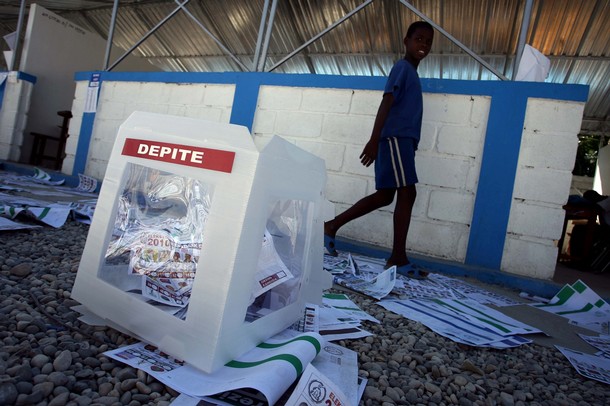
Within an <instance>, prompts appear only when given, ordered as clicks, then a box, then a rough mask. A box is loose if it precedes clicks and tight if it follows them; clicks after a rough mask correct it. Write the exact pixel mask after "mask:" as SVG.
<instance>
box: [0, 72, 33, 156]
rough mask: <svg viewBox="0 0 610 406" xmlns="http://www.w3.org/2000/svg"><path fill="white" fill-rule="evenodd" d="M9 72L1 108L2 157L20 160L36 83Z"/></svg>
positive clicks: (0, 154)
mask: <svg viewBox="0 0 610 406" xmlns="http://www.w3.org/2000/svg"><path fill="white" fill-rule="evenodd" d="M18 76H19V75H18V72H8V75H7V78H6V84H5V89H4V97H3V100H2V109H0V159H3V160H9V161H18V160H19V157H20V156H21V144H22V143H23V132H24V130H25V124H26V122H27V117H28V111H29V108H30V99H31V95H32V90H33V88H34V84H32V83H31V82H28V81H26V80H22V79H19V77H18Z"/></svg>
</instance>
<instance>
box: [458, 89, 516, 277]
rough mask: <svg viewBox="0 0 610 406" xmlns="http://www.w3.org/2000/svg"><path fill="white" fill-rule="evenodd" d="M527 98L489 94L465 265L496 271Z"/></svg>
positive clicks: (513, 183) (511, 191) (504, 231)
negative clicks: (483, 141)
mask: <svg viewBox="0 0 610 406" xmlns="http://www.w3.org/2000/svg"><path fill="white" fill-rule="evenodd" d="M527 99H528V98H527V96H526V95H524V94H523V93H513V92H508V91H503V92H494V94H492V99H491V106H490V109H489V117H488V120H487V123H488V125H487V132H486V134H485V144H484V146H483V160H482V162H481V172H480V175H479V185H478V188H477V194H476V199H475V203H474V211H473V217H472V223H471V226H470V239H469V242H468V250H467V251H466V264H468V265H477V266H482V267H486V268H492V269H500V266H501V263H502V252H503V250H504V243H505V240H506V231H507V228H508V218H509V216H510V208H511V203H512V198H513V188H514V185H515V177H516V173H517V163H518V161H519V150H520V148H521V136H522V133H523V123H524V121H525V110H526V107H527Z"/></svg>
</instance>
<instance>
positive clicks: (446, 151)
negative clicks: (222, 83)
mask: <svg viewBox="0 0 610 406" xmlns="http://www.w3.org/2000/svg"><path fill="white" fill-rule="evenodd" d="M381 97H382V92H381V91H369V90H349V89H348V90H344V89H308V88H297V87H294V88H291V87H277V86H264V87H262V88H261V91H260V93H259V100H258V106H257V111H256V115H255V118H254V125H253V128H252V130H253V133H254V140H255V142H256V143H257V145H259V146H262V145H263V144H264V143H265V142H266V141H267V140H269V139H270V138H271V137H272V136H273V135H279V136H281V137H284V138H286V139H288V140H290V141H292V142H294V143H295V144H296V145H298V146H299V147H301V148H303V149H305V150H307V151H309V152H312V153H314V154H316V155H318V156H320V157H322V158H323V159H324V160H325V161H326V168H327V170H328V181H327V186H326V196H327V198H328V199H329V200H330V201H332V202H334V203H335V208H336V210H337V212H340V211H343V210H345V209H347V208H348V207H350V206H351V205H352V204H354V203H355V202H356V201H358V200H359V199H360V198H362V197H364V196H365V195H367V194H369V193H372V192H374V190H375V178H374V172H373V167H372V166H370V167H368V168H366V167H364V166H362V164H361V163H360V159H359V156H360V153H361V152H362V148H364V144H366V142H367V141H368V139H369V137H370V134H371V130H372V128H373V123H374V120H375V115H376V113H377V109H378V107H379V103H380V102H381ZM489 101H490V99H489V98H487V97H470V96H460V95H447V94H424V122H423V128H422V138H421V141H420V144H419V150H418V151H417V154H416V158H415V160H416V166H417V172H418V177H419V181H420V183H419V184H418V185H417V193H418V196H417V200H416V202H415V207H414V210H413V218H412V221H411V229H410V231H409V239H408V240H409V241H408V248H409V249H410V250H412V251H415V252H418V253H421V254H425V255H434V256H436V257H441V258H445V259H450V260H456V261H460V262H462V261H463V260H464V258H465V256H466V248H467V243H468V238H469V231H470V228H469V226H470V221H471V218H472V210H473V207H474V197H475V192H476V187H477V180H478V175H479V170H480V165H481V155H482V154H481V152H482V149H483V142H484V138H485V129H486V125H487V115H488V112H489ZM393 211H394V204H392V205H390V206H388V207H387V208H384V209H381V210H378V211H375V212H373V213H371V214H369V215H367V216H364V217H362V218H360V219H357V220H355V221H353V222H351V223H348V224H347V225H346V226H345V227H343V228H342V229H341V230H340V232H339V235H340V236H343V237H347V238H352V239H355V240H358V241H362V242H366V243H371V244H374V245H378V246H385V247H388V246H391V245H392V213H393ZM363 230H367V231H366V232H363Z"/></svg>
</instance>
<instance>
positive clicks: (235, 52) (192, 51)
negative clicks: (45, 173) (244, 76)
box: [0, 0, 610, 134]
mask: <svg viewBox="0 0 610 406" xmlns="http://www.w3.org/2000/svg"><path fill="white" fill-rule="evenodd" d="M19 3H20V2H18V1H0V35H5V34H8V33H10V32H12V31H14V30H15V29H16V26H17V15H18V12H19ZM30 3H31V2H28V4H30ZM36 3H37V4H39V5H41V6H42V7H44V8H47V9H49V10H51V11H53V12H55V13H57V14H60V15H61V16H63V17H64V18H66V19H68V20H70V21H72V22H73V23H75V24H77V25H79V26H81V27H83V28H85V29H87V30H90V31H93V32H97V33H99V34H100V35H102V36H103V37H106V36H107V33H108V31H109V26H110V21H111V15H112V7H113V3H114V2H113V1H112V0H105V1H94V0H91V1H68V0H65V1H60V0H48V1H45V0H41V1H37V2H36ZM271 3H272V1H269V3H268V4H271ZM365 3H366V2H365V1H363V0H309V1H307V0H279V1H278V2H277V9H276V12H275V14H274V23H273V30H272V33H271V38H270V41H269V47H268V54H267V55H268V57H267V60H266V64H265V69H266V70H269V69H270V68H271V67H273V66H275V65H276V64H277V63H279V62H280V61H282V60H284V59H285V58H286V57H287V56H288V55H290V54H291V53H293V52H294V51H295V50H296V49H298V48H299V47H301V46H302V45H303V44H305V43H306V42H308V41H310V40H311V39H313V38H314V37H316V36H317V35H319V34H320V33H321V32H323V31H324V30H326V29H327V28H328V27H330V26H331V25H333V23H335V22H336V21H338V20H340V19H341V18H343V17H344V16H346V15H347V14H348V13H350V12H352V11H353V10H355V9H356V8H357V7H359V6H361V5H363V4H365ZM409 3H410V4H412V5H413V6H414V7H415V8H416V9H417V10H419V11H421V12H422V13H424V14H425V15H426V16H428V17H429V18H431V19H432V20H433V21H434V22H435V23H436V24H438V25H439V26H440V27H442V28H443V29H444V30H446V31H447V32H448V33H450V34H451V35H452V36H453V37H455V38H456V39H458V40H459V41H460V42H461V43H463V44H464V45H466V46H467V47H468V48H469V49H471V50H472V51H474V52H475V53H476V54H478V55H479V56H480V57H481V58H482V59H483V60H484V61H486V62H487V63H488V64H489V65H491V66H492V67H493V68H494V69H496V70H497V71H498V72H500V73H501V74H503V75H505V76H507V77H509V78H510V77H512V71H513V63H514V59H515V53H516V49H517V44H518V38H519V31H520V28H521V25H522V19H523V14H524V10H525V4H526V1H525V0H496V1H489V0H453V1H450V0H445V1H443V0H413V1H410V2H409ZM119 4H120V5H119V10H118V14H117V19H116V27H115V31H114V38H113V39H114V43H115V45H117V46H119V47H121V48H123V49H129V48H131V47H132V46H134V44H136V43H137V42H138V41H140V39H141V38H142V37H143V36H144V35H145V34H146V33H148V32H149V31H150V30H151V29H152V28H153V27H154V26H155V25H157V24H158V23H159V22H160V21H162V20H163V19H164V18H166V17H167V16H168V15H169V14H170V13H172V11H175V10H176V8H177V7H178V5H177V3H176V2H174V1H163V0H158V1H154V0H121V1H120V3H119ZM269 8H270V7H269ZM264 9H265V0H205V1H203V0H191V1H190V2H188V3H187V4H186V6H185V10H187V11H188V12H185V11H184V10H180V11H178V12H177V13H176V14H175V15H174V16H173V17H172V18H171V19H169V20H168V21H167V22H166V23H165V24H164V25H162V26H161V27H160V28H159V29H158V30H157V31H155V32H154V33H153V34H152V35H150V36H149V37H148V38H147V39H146V40H145V41H144V42H142V43H141V44H140V46H138V47H137V48H136V49H135V50H134V52H133V53H134V55H136V56H139V57H142V58H147V59H149V60H150V62H151V63H153V64H154V65H156V66H158V67H159V68H160V69H162V70H165V71H188V72H224V71H242V70H255V68H254V66H255V64H254V55H255V52H256V50H257V44H260V42H258V41H257V40H258V39H259V28H260V25H261V17H262V15H263V10H264ZM418 19H420V18H419V17H418V16H417V15H415V14H414V13H413V12H412V11H411V10H409V9H408V8H407V7H405V5H404V4H402V3H401V1H400V0H375V1H373V2H371V4H367V5H366V6H365V7H363V8H362V10H360V11H359V12H357V13H355V14H354V15H353V16H351V17H350V18H349V19H347V20H346V21H344V22H343V23H342V24H340V25H338V26H337V27H336V28H334V29H332V30H331V31H330V32H328V33H326V34H325V35H323V36H322V37H320V38H319V39H317V40H316V41H314V42H312V43H311V44H309V45H308V46H307V47H305V48H304V49H303V50H302V51H300V52H299V53H297V54H296V55H295V56H294V57H293V58H292V59H289V60H288V61H286V62H285V63H283V64H281V65H279V66H278V67H277V68H276V69H275V70H274V71H276V72H285V73H314V74H337V75H365V76H369V75H387V74H388V72H389V69H390V67H391V66H392V63H393V62H394V61H395V60H396V59H398V58H400V57H401V56H402V55H403V52H404V46H403V44H402V38H403V36H404V34H405V30H406V28H407V27H408V25H409V24H410V23H411V22H412V21H415V20H418ZM608 21H610V0H580V1H572V0H533V3H532V13H531V18H530V23H529V29H528V34H527V37H526V43H527V44H530V45H531V46H533V47H534V48H536V49H538V50H539V51H541V52H542V53H543V54H545V55H547V56H548V57H549V58H550V59H551V69H550V72H549V76H548V78H547V82H553V83H578V84H587V85H589V86H590V89H591V90H590V95H589V101H588V102H587V105H586V107H585V120H584V122H583V129H584V130H590V131H601V132H604V133H605V134H608V131H609V127H610V125H609V122H610V90H609V89H610V69H608V68H609V60H610V59H609V56H608V54H609V51H610V24H608ZM205 30H208V31H209V32H210V33H211V34H212V35H213V36H214V37H215V38H212V37H211V36H210V35H208V34H207V33H206V32H205ZM263 32H264V31H263ZM218 43H220V44H222V46H220V45H219V44H218ZM3 46H5V45H4V44H3ZM223 46H224V48H225V49H226V50H228V51H229V52H230V53H231V54H232V56H228V55H227V53H226V52H225V51H224V50H223ZM236 60H238V61H239V62H240V63H237V62H236ZM112 62H113V61H111V63H112ZM240 65H241V66H240ZM101 68H102V67H100V69H101ZM419 72H420V76H421V77H429V78H443V79H465V80H499V79H498V78H497V77H496V76H495V75H494V74H493V73H492V72H490V71H489V70H488V69H486V68H485V67H484V66H482V65H481V64H479V63H478V62H477V61H476V60H474V59H473V58H472V57H470V56H469V55H468V54H467V53H465V52H464V51H463V50H462V49H461V48H460V47H459V46H457V45H456V44H454V43H453V42H452V41H450V40H449V39H447V38H446V37H444V36H443V35H441V34H440V33H437V35H436V38H435V43H434V46H433V48H432V51H431V54H430V56H429V57H428V58H426V59H425V60H424V62H423V63H422V64H421V65H420V68H419Z"/></svg>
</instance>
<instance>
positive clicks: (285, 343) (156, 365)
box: [104, 333, 325, 404]
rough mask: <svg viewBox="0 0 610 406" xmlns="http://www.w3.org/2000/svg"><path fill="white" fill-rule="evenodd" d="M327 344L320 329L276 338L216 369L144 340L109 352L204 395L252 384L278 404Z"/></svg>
mask: <svg viewBox="0 0 610 406" xmlns="http://www.w3.org/2000/svg"><path fill="white" fill-rule="evenodd" d="M324 346H325V341H324V339H323V338H322V337H321V336H320V335H318V334H315V333H307V334H301V335H299V336H297V337H295V338H291V339H285V338H280V339H278V338H275V337H272V338H270V339H269V340H266V341H265V342H264V343H262V344H259V345H258V346H257V347H255V348H253V349H252V350H250V351H248V352H247V353H246V354H244V355H242V356H241V357H238V359H236V360H234V361H231V362H229V363H227V364H226V365H225V366H223V367H221V368H220V369H218V370H217V371H216V372H214V373H205V372H203V371H200V370H198V369H196V368H193V367H192V366H190V365H188V364H186V363H185V362H183V361H180V360H176V359H173V358H171V357H170V356H168V355H167V354H165V353H162V352H161V351H159V350H158V349H157V348H156V347H154V346H152V345H147V344H145V343H137V344H133V345H129V346H126V347H122V348H119V349H116V350H112V351H108V352H106V353H104V354H105V355H107V356H109V357H111V358H113V359H115V360H117V361H120V362H123V363H125V364H127V365H130V366H132V367H134V368H137V369H141V370H143V371H144V372H147V373H148V374H150V375H151V376H153V377H154V378H155V379H157V380H158V381H159V382H162V383H163V384H165V385H167V386H169V387H170V388H172V389H174V390H175V391H177V392H180V393H182V394H185V395H188V396H192V397H195V398H202V397H204V396H211V395H218V394H222V393H223V392H226V391H232V390H236V389H243V388H252V389H256V390H257V391H259V392H261V393H262V394H263V395H264V396H265V398H266V400H267V402H268V403H269V404H275V402H276V401H277V400H278V399H279V398H280V397H281V396H282V394H283V393H284V392H285V391H286V390H287V389H288V388H289V387H290V385H291V384H292V383H293V382H295V381H296V379H297V377H298V376H299V375H301V374H302V373H303V371H304V370H305V368H306V366H307V365H308V364H309V363H310V362H311V361H312V360H313V359H314V358H315V357H316V355H318V353H319V352H320V351H321V349H322V348H323V347H324Z"/></svg>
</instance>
